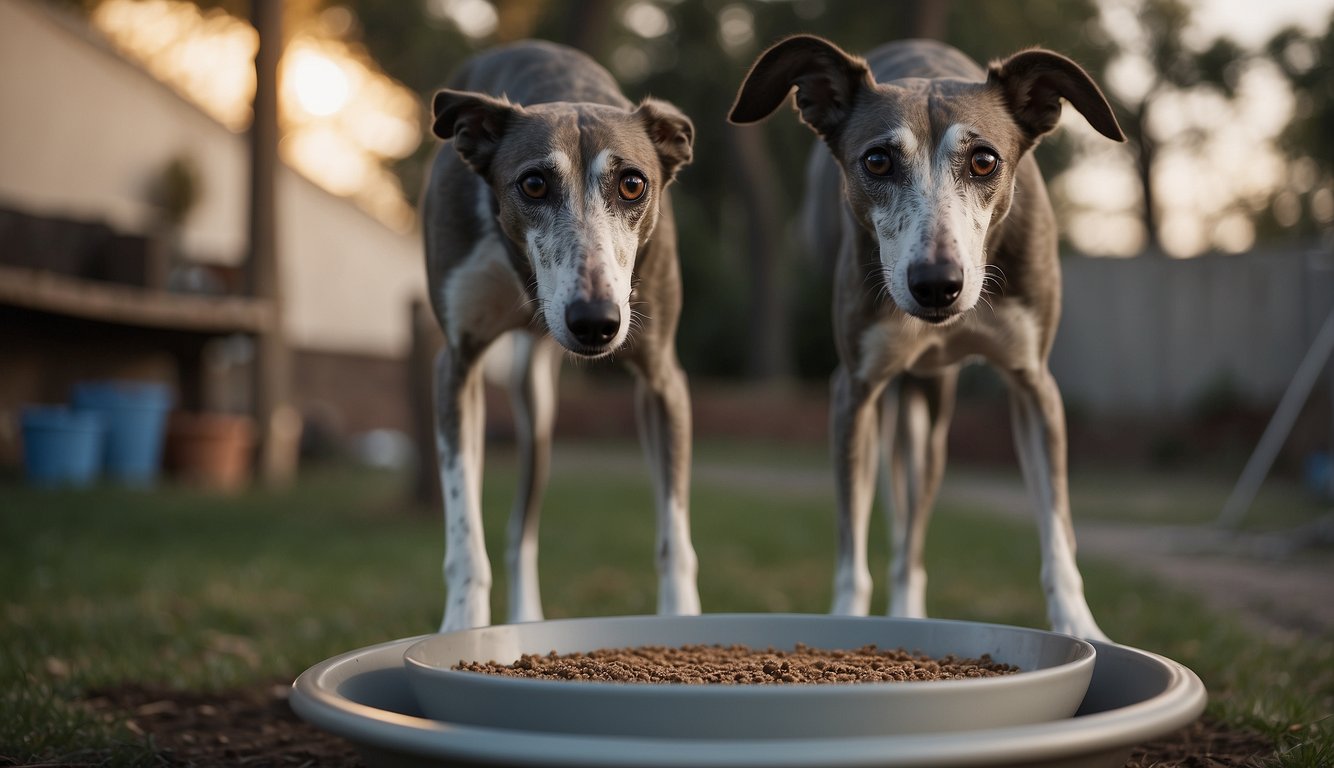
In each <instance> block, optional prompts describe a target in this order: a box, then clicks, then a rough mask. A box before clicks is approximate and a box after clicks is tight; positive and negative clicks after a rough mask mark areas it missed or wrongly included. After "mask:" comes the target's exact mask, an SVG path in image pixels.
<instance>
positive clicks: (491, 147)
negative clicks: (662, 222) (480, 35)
mask: <svg viewBox="0 0 1334 768" xmlns="http://www.w3.org/2000/svg"><path fill="white" fill-rule="evenodd" d="M432 107H433V112H434V114H435V122H434V126H433V129H434V132H435V135H436V136H439V137H440V138H442V139H452V140H453V143H454V149H455V150H456V151H457V152H458V153H459V155H460V156H461V157H462V158H463V160H464V162H466V163H467V164H468V166H469V167H471V168H472V169H473V171H475V172H476V173H477V174H478V175H480V176H481V177H482V178H483V179H485V180H486V181H487V183H488V184H489V185H490V187H491V191H492V193H493V195H494V197H495V200H496V203H497V206H498V214H497V219H498V221H499V223H500V227H501V229H502V231H504V233H505V235H506V236H507V237H508V238H509V239H510V240H511V241H513V242H514V243H515V245H516V246H517V247H518V249H519V251H520V252H521V253H523V254H525V255H526V256H527V258H528V261H529V263H530V264H531V265H532V270H533V275H534V278H535V281H536V293H537V300H538V304H539V306H540V310H539V311H540V313H541V316H542V318H543V320H544V321H545V323H546V326H547V328H548V330H550V332H551V334H552V336H554V337H555V339H556V340H557V341H558V342H559V343H560V344H561V345H562V346H564V347H565V348H566V349H568V350H570V351H571V352H574V353H576V354H579V355H583V356H586V357H600V356H603V355H607V354H610V353H611V352H613V351H615V350H616V349H617V348H618V347H620V345H621V344H622V343H624V341H625V339H626V336H627V335H628V334H629V330H630V320H631V308H630V292H631V288H632V285H631V281H632V277H633V274H634V267H635V260H636V257H637V255H638V253H639V250H640V248H642V247H643V246H644V244H645V243H647V242H648V240H649V238H650V237H651V236H652V234H653V229H654V227H655V226H656V225H657V221H658V211H659V204H660V201H661V199H662V191H663V189H665V188H666V186H667V185H668V184H669V183H670V182H671V180H672V179H673V177H674V176H675V174H676V171H677V170H678V169H679V168H681V167H682V166H684V165H685V164H686V163H689V162H690V157H691V145H692V142H693V139H694V126H693V125H692V124H691V122H690V120H689V119H688V118H687V117H686V116H685V115H683V114H681V112H680V111H678V110H677V109H676V108H675V107H674V106H672V105H671V104H668V103H666V102H663V101H658V100H656V99H645V100H644V101H643V102H642V103H640V104H639V106H638V107H637V108H636V109H634V110H625V109H618V108H616V107H610V106H603V105H598V104H583V103H579V104H575V103H568V102H557V103H551V104H538V105H533V106H527V107H524V106H519V105H517V104H511V103H509V102H508V101H506V100H504V99H496V98H493V97H490V96H486V95H483V94H480V93H470V92H463V91H451V90H444V91H440V92H439V93H437V94H436V95H435V98H434V101H433V104H432Z"/></svg>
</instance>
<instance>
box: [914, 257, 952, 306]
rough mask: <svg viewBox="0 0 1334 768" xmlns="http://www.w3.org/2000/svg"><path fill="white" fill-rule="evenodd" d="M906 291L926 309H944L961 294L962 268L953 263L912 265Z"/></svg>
mask: <svg viewBox="0 0 1334 768" xmlns="http://www.w3.org/2000/svg"><path fill="white" fill-rule="evenodd" d="M908 291H909V292H911V293H912V297H913V298H914V299H916V300H917V303H918V304H921V305H922V306H923V307H924V308H926V309H946V308H948V307H949V306H950V305H951V304H953V303H954V302H955V301H957V300H958V298H959V294H960V293H962V292H963V267H962V266H961V265H960V264H958V263H957V262H953V261H943V262H928V263H922V264H913V265H912V266H910V267H908Z"/></svg>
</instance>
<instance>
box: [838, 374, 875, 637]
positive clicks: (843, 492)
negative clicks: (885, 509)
mask: <svg viewBox="0 0 1334 768" xmlns="http://www.w3.org/2000/svg"><path fill="white" fill-rule="evenodd" d="M883 388H884V385H883V383H881V384H879V385H871V384H868V383H867V382H864V381H861V380H860V379H857V378H855V377H854V376H853V375H852V374H851V373H849V372H848V369H847V368H846V367H844V366H841V365H840V366H839V368H838V370H837V371H835V372H834V377H833V381H832V387H831V389H832V397H831V408H830V431H831V432H832V433H833V454H834V455H833V460H834V482H835V489H836V491H837V493H838V550H837V553H836V561H835V564H834V606H833V608H832V612H833V613H836V614H840V615H845V616H865V615H866V614H867V613H869V612H870V608H871V571H870V569H869V568H868V567H867V564H866V533H867V528H868V527H869V525H870V519H871V504H872V502H873V501H874V499H875V474H876V464H877V456H878V445H877V439H876V428H877V427H878V426H879V424H878V420H879V395H880V392H881V390H882V389H883Z"/></svg>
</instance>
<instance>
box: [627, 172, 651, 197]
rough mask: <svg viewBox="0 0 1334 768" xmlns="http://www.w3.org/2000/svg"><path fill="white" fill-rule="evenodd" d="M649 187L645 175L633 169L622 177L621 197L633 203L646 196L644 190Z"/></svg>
mask: <svg viewBox="0 0 1334 768" xmlns="http://www.w3.org/2000/svg"><path fill="white" fill-rule="evenodd" d="M646 189H648V182H647V181H645V180H644V177H643V176H640V175H639V174H637V173H635V172H633V171H631V172H629V173H626V174H625V175H624V176H622V177H621V183H620V193H621V199H622V200H625V201H626V202H631V203H633V202H634V201H636V200H638V199H639V198H641V197H643V196H644V190H646Z"/></svg>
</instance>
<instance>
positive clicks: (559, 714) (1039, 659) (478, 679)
mask: <svg viewBox="0 0 1334 768" xmlns="http://www.w3.org/2000/svg"><path fill="white" fill-rule="evenodd" d="M798 643H803V644H805V645H807V646H809V647H811V648H819V649H829V650H837V649H842V650H854V649H857V648H861V647H863V646H866V645H870V644H874V645H876V646H878V647H879V648H881V649H885V650H892V649H897V648H902V649H904V650H907V651H910V652H913V653H923V654H926V655H928V656H931V657H933V658H937V659H938V658H942V657H944V656H947V655H954V656H957V657H963V658H979V657H981V656H982V655H984V654H989V655H990V656H991V657H992V659H993V660H994V661H996V662H1001V663H1006V664H1013V665H1015V666H1017V667H1019V669H1020V671H1019V672H1016V673H1013V674H1008V675H1002V676H998V677H982V678H967V679H958V680H938V681H905V682H872V683H825V684H781V685H759V684H738V685H683V684H673V683H614V682H591V681H568V680H549V679H531V678H515V677H504V676H499V675H490V674H484V673H480V672H466V671H456V670H453V669H451V667H452V666H454V665H455V664H457V663H459V662H461V661H462V662H471V661H478V662H487V661H495V662H499V663H501V664H509V663H511V662H513V661H516V660H518V658H519V657H520V656H521V655H523V654H538V655H546V654H547V653H550V652H553V651H554V652H555V653H558V654H565V653H573V652H588V651H593V650H597V649H600V648H626V647H637V646H647V645H654V646H668V647H678V646H683V645H713V644H720V645H724V646H727V645H733V644H741V645H746V646H749V647H751V648H752V649H755V650H765V649H768V648H771V647H772V648H774V649H777V650H791V649H792V648H793V647H794V646H795V645H796V644H798ZM1094 660H1095V652H1094V649H1093V646H1091V645H1090V644H1089V643H1087V642H1085V641H1083V640H1079V639H1077V638H1074V637H1070V636H1069V635H1060V634H1056V633H1053V632H1045V631H1042V630H1037V629H1025V628H1021V627H1008V626H1001V625H996V624H979V623H973V622H962V621H924V620H918V619H890V618H883V617H880V618H866V617H840V616H827V615H783V614H706V615H704V616H685V617H680V616H632V617H619V618H596V619H569V620H564V621H540V622H532V623H527V624H506V625H499V626H493V627H483V628H480V629H472V630H466V631H462V632H450V633H448V634H443V635H436V636H434V637H429V638H426V639H424V640H421V641H420V642H418V643H416V644H414V645H413V646H412V647H410V648H409V649H408V650H407V652H406V653H404V655H403V661H404V664H405V665H406V667H407V671H408V678H409V680H410V681H411V684H412V688H413V690H414V691H415V693H416V696H417V701H418V703H419V704H420V706H421V708H422V711H423V712H425V713H426V714H427V715H428V716H430V717H432V718H434V719H436V720H442V721H445V722H450V723H458V724H462V725H473V726H482V727H488V728H505V729H511V730H519V731H530V732H547V733H566V734H584V735H596V736H635V737H646V738H663V739H666V738H674V739H810V738H829V737H840V738H847V737H859V736H886V735H892V734H910V733H911V734H922V733H940V732H946V731H971V730H978V729H983V728H1000V727H1005V726H1014V725H1026V724H1030V723H1041V722H1048V721H1052V720H1060V719H1063V718H1067V717H1070V716H1071V715H1073V714H1074V713H1075V710H1076V709H1077V708H1078V707H1079V703H1080V702H1081V701H1082V700H1083V698H1084V694H1085V692H1086V691H1087V689H1088V684H1089V679H1090V677H1091V676H1092V674H1093V666H1094Z"/></svg>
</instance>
